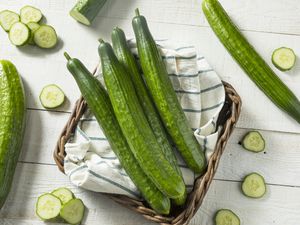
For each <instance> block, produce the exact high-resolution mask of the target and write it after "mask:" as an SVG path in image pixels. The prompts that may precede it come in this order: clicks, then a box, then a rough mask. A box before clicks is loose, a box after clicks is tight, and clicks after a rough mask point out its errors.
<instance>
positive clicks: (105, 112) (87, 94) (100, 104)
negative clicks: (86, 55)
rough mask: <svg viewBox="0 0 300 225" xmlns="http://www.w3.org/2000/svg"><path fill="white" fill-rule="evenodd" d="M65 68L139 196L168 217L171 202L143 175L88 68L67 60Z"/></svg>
mask: <svg viewBox="0 0 300 225" xmlns="http://www.w3.org/2000/svg"><path fill="white" fill-rule="evenodd" d="M67 67H68V69H69V71H70V72H71V74H72V75H73V77H74V78H75V80H76V82H77V85H78V87H79V89H80V91H81V93H82V95H83V97H84V99H85V101H86V102H87V104H88V106H89V108H90V110H91V111H92V112H93V114H94V115H95V117H96V119H97V121H98V123H99V124H101V128H102V129H103V132H104V133H105V136H106V138H107V139H108V141H109V143H110V145H111V147H112V149H113V151H114V153H115V154H116V155H117V157H118V159H119V160H120V163H121V165H122V166H123V168H124V169H125V171H126V172H127V174H128V175H129V177H130V178H131V180H132V181H133V183H134V184H135V185H136V186H137V188H138V189H139V190H140V192H141V193H142V195H143V197H144V198H145V200H146V201H147V202H148V203H149V205H150V206H151V207H152V208H153V209H154V210H155V211H156V212H158V213H161V214H169V212H170V207H171V206H170V205H171V203H170V200H169V198H167V197H166V196H164V195H163V194H162V193H161V192H160V191H159V190H158V189H157V188H156V186H155V185H154V184H153V183H152V181H151V180H150V179H149V178H148V177H147V176H146V174H145V173H144V172H143V171H142V169H141V167H140V165H139V164H138V162H137V161H136V159H135V158H134V156H133V154H132V152H131V150H130V147H129V145H128V143H127V141H126V139H125V137H124V135H123V133H122V130H121V128H120V126H119V124H118V121H117V119H116V117H115V114H114V111H113V108H112V105H111V102H110V100H109V97H108V94H107V92H106V90H105V89H104V87H103V86H102V85H101V83H100V82H99V81H98V80H97V79H96V78H95V77H93V75H92V74H91V73H90V72H89V71H88V70H87V68H86V67H85V66H84V65H83V64H82V63H81V62H80V61H79V60H78V59H70V60H68V63H67Z"/></svg>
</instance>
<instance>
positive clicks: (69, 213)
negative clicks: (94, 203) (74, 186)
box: [60, 198, 84, 224]
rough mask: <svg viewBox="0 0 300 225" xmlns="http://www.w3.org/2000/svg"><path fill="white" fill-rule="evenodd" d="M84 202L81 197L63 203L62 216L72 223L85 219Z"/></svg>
mask: <svg viewBox="0 0 300 225" xmlns="http://www.w3.org/2000/svg"><path fill="white" fill-rule="evenodd" d="M83 215H84V204H83V202H82V201H81V199H78V198H76V199H72V200H70V201H68V202H67V203H66V204H65V205H63V207H62V209H61V210H60V216H61V218H63V219H64V220H65V221H66V222H68V223H70V224H79V223H80V222H81V220H82V219H83Z"/></svg>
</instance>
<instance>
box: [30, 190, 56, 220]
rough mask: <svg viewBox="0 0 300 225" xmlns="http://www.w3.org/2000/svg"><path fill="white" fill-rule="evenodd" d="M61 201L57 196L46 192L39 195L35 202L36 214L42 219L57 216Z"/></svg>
mask: <svg viewBox="0 0 300 225" xmlns="http://www.w3.org/2000/svg"><path fill="white" fill-rule="evenodd" d="M61 206H62V203H61V201H60V200H59V198H57V197H55V196H54V195H52V194H49V193H46V194H43V195H41V196H40V197H39V198H38V200H37V203H36V214H37V216H38V217H40V218H41V219H42V220H51V219H55V218H57V217H58V216H59V213H60V209H61Z"/></svg>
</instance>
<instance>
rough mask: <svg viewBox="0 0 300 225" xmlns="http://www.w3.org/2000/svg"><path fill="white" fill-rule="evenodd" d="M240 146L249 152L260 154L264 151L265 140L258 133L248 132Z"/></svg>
mask: <svg viewBox="0 0 300 225" xmlns="http://www.w3.org/2000/svg"><path fill="white" fill-rule="evenodd" d="M242 146H243V147H244V148H245V149H246V150H248V151H251V152H262V151H263V150H264V149H265V140H264V138H263V137H262V135H261V134H260V133H259V132H258V131H250V132H248V133H247V134H246V135H245V136H244V138H243V140H242Z"/></svg>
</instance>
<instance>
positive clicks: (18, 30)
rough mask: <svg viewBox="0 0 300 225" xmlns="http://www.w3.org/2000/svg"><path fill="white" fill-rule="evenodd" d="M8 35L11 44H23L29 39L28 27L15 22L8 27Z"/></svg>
mask: <svg viewBox="0 0 300 225" xmlns="http://www.w3.org/2000/svg"><path fill="white" fill-rule="evenodd" d="M8 37H9V40H10V42H11V43H12V44H13V45H16V46H22V45H25V44H27V43H28V41H29V39H30V29H29V28H28V27H27V26H26V25H25V24H23V23H21V22H17V23H15V24H14V25H12V27H11V28H10V31H9V34H8Z"/></svg>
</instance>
